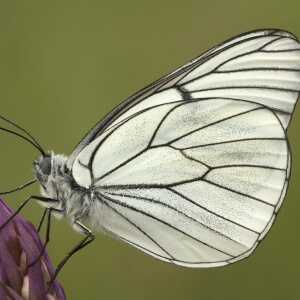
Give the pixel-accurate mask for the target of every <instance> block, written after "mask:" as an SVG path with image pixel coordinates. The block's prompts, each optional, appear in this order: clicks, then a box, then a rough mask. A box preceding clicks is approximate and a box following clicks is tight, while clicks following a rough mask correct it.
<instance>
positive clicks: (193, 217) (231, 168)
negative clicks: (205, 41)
mask: <svg viewBox="0 0 300 300" xmlns="http://www.w3.org/2000/svg"><path fill="white" fill-rule="evenodd" d="M299 90H300V44H299V42H298V41H297V38H296V37H295V36H294V35H292V34H291V33H289V32H286V31H282V30H276V29H263V30H256V31H252V32H248V33H245V34H241V35H239V36H236V37H234V38H232V39H229V40H227V41H225V42H223V43H221V44H220V45H218V46H216V47H214V48H212V49H210V50H209V51H207V52H205V53H204V54H202V55H200V56H199V57H197V58H195V59H193V60H192V61H190V62H188V63H187V64H185V65H184V66H182V67H180V68H178V69H177V70H175V71H174V72H172V73H170V74H168V75H166V76H164V77H163V78H161V79H159V80H157V81H155V82H154V83H152V84H150V85H149V86H147V87H146V88H144V89H142V90H141V91H140V92H138V93H136V94H135V95H133V96H132V97H130V98H129V99H127V100H126V101H124V102H123V103H121V104H120V105H118V106H117V107H116V108H115V109H114V110H112V111H111V112H110V113H108V114H107V115H106V116H105V117H104V118H103V119H102V120H100V121H99V122H98V123H97V124H96V125H95V126H94V127H93V128H92V129H91V130H90V131H89V132H88V133H87V135H86V136H85V137H84V138H83V139H82V140H81V141H80V142H79V144H78V145H77V147H76V148H75V149H74V150H73V152H72V153H71V155H70V156H69V157H66V156H64V155H60V154H54V153H53V152H52V151H50V152H49V153H45V152H44V151H43V150H41V152H42V155H40V156H38V157H37V158H36V160H35V161H34V164H33V172H34V174H35V178H36V180H37V181H38V182H39V184H40V189H41V193H42V195H43V197H35V199H38V200H39V201H40V202H41V203H42V204H43V205H44V206H46V209H47V210H49V211H50V212H51V214H54V215H55V216H56V217H58V218H66V219H67V220H68V221H69V223H70V224H71V225H72V227H73V228H74V229H75V230H77V231H79V232H82V233H84V234H85V238H84V239H83V240H82V241H81V242H80V243H79V244H77V246H76V247H75V248H74V249H73V250H72V251H71V253H70V254H69V255H68V256H67V258H66V259H65V260H64V262H65V261H66V260H67V259H68V258H69V257H70V256H71V255H72V254H73V253H75V252H76V251H78V250H79V249H81V248H83V247H84V246H85V245H87V244H88V243H90V242H91V241H92V240H93V239H94V235H93V234H92V232H91V230H90V229H88V228H87V227H85V226H84V225H83V224H82V221H83V220H85V219H89V220H90V221H91V228H94V229H96V230H100V231H102V232H105V233H107V234H109V235H112V236H114V237H116V238H117V239H120V240H122V241H124V242H126V243H128V244H130V245H132V246H133V247H135V248H137V249H139V250H141V251H144V252H145V253H147V254H149V255H152V256H153V257H155V258H157V259H160V260H162V261H165V262H168V263H172V264H175V265H180V266H184V267H192V268H202V267H203V268H206V267H219V266H224V265H228V264H230V263H234V262H236V261H239V260H241V259H243V258H246V257H247V256H249V255H250V254H251V253H252V252H253V251H254V249H255V248H256V247H257V246H258V244H259V243H260V241H261V240H262V239H263V238H264V236H265V235H266V233H267V232H268V231H269V229H270V227H271V226H272V224H273V222H274V220H275V218H276V216H277V213H278V211H279V209H280V207H281V205H282V202H283V200H284V197H285V195H286V192H287V187H288V182H289V175H290V167H291V152H290V147H289V143H288V139H287V135H286V131H287V127H288V125H289V123H290V120H291V116H292V113H293V111H294V108H295V104H296V101H297V98H298V96H299ZM33 143H34V144H36V145H37V146H38V147H39V145H38V144H37V142H36V141H35V140H34V141H33ZM64 262H63V263H64ZM63 263H62V264H61V265H60V266H59V268H61V266H62V265H63Z"/></svg>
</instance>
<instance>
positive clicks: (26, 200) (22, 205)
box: [0, 195, 59, 230]
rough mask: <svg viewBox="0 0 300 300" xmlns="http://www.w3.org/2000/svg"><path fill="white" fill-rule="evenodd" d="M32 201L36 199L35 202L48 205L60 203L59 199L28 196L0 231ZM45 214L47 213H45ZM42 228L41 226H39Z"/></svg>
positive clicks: (2, 225)
mask: <svg viewBox="0 0 300 300" xmlns="http://www.w3.org/2000/svg"><path fill="white" fill-rule="evenodd" d="M30 199H35V200H39V201H42V202H47V203H53V202H59V200H57V199H52V198H46V197H40V196H32V195H31V196H28V197H27V198H26V199H25V201H23V203H22V204H21V205H20V206H19V207H18V209H17V210H16V211H15V212H14V213H13V214H12V215H11V216H10V217H9V218H8V219H7V220H6V221H5V222H4V223H3V224H1V225H0V230H1V229H2V228H3V227H4V226H5V225H6V224H7V223H9V222H10V221H11V220H12V219H13V218H14V217H15V216H16V215H17V214H18V213H19V212H20V211H21V209H22V208H23V207H24V206H25V205H26V204H27V202H28V201H29V200H30ZM44 214H45V213H44ZM39 227H40V226H39Z"/></svg>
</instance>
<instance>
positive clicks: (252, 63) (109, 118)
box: [67, 29, 300, 169]
mask: <svg viewBox="0 0 300 300" xmlns="http://www.w3.org/2000/svg"><path fill="white" fill-rule="evenodd" d="M299 49H300V46H299V43H298V41H297V39H296V37H295V36H293V35H292V34H291V33H288V32H285V31H281V30H276V29H264V30H256V31H252V32H249V33H246V34H242V35H239V36H237V37H234V38H232V39H229V40H227V41H226V42H223V43H221V44H220V45H218V46H216V47H214V48H212V49H210V50H208V51H207V52H205V53H204V54H202V55H200V56H199V57H197V58H195V59H193V60H192V61H190V62H188V63H187V64H185V65H184V66H182V67H180V68H178V69H177V70H175V71H173V72H172V73H170V74H168V75H166V76H164V77H163V78H161V79H159V80H157V81H156V82H154V83H152V84H150V85H149V86H147V87H146V88H144V89H143V90H141V91H140V92H138V93H136V94H135V95H134V96H132V97H130V98H129V99H127V100H126V101H124V102H123V103H121V104H120V105H119V106H117V107H116V108H115V109H114V110H113V111H111V112H110V113H109V114H107V115H106V116H105V117H104V118H103V119H102V120H101V121H100V122H98V123H97V124H96V125H95V126H94V128H92V129H91V130H90V131H89V133H88V134H87V135H86V136H85V137H84V138H83V139H82V140H81V142H80V143H79V144H78V145H77V147H76V148H75V149H74V151H73V152H72V154H71V155H70V156H69V159H68V162H67V167H68V168H69V169H72V167H73V163H74V161H75V158H76V157H77V155H78V154H79V153H80V152H81V151H82V150H83V149H84V148H85V147H86V146H87V145H88V144H89V143H90V142H92V141H93V140H94V139H95V138H96V137H98V136H99V135H101V134H103V132H104V131H105V130H108V129H110V128H111V127H113V126H117V124H120V123H121V122H122V121H124V120H125V119H126V118H130V116H132V115H134V114H136V113H138V112H139V111H141V110H144V109H147V108H149V107H152V106H155V105H160V104H163V103H170V102H174V101H177V100H182V99H184V100H186V101H189V100H192V99H201V98H207V97H212V98H214V97H225V98H234V99H241V100H247V101H251V102H258V103H261V104H263V105H265V106H267V107H269V108H270V109H272V110H273V111H274V112H276V114H277V115H278V116H279V118H280V119H281V122H282V123H283V126H284V127H285V128H286V127H287V126H288V124H289V121H290V116H291V113H292V112H293V109H294V106H295V102H296V100H297V98H298V93H299V85H300V83H299V82H300V80H299V69H300V59H299V56H300V54H299Z"/></svg>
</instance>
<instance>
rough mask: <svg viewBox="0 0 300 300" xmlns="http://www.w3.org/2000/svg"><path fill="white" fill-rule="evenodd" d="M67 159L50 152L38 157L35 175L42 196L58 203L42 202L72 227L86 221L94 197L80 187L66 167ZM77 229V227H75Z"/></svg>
mask: <svg viewBox="0 0 300 300" xmlns="http://www.w3.org/2000/svg"><path fill="white" fill-rule="evenodd" d="M66 161H67V157H66V156H64V155H62V154H56V155H55V154H54V153H53V152H50V153H49V154H47V155H46V156H42V155H41V156H38V157H37V158H36V159H35V161H34V163H33V173H34V174H35V177H36V179H37V181H38V182H39V183H40V190H41V194H42V195H43V196H44V197H46V198H50V199H54V200H58V201H57V202H55V201H53V202H51V201H50V202H44V201H43V202H42V201H39V203H40V204H42V205H43V206H46V207H52V208H55V209H57V212H55V211H54V212H53V214H54V216H55V217H56V218H58V219H61V218H63V217H65V218H66V219H67V220H68V221H69V223H70V224H71V225H74V224H75V221H80V220H83V219H85V218H86V217H87V216H88V214H89V210H90V205H91V203H92V200H91V198H92V196H91V194H90V193H89V191H88V190H87V189H85V188H83V187H80V186H79V185H78V184H77V183H76V182H75V181H74V179H73V176H72V174H71V172H70V171H69V170H68V169H67V167H66ZM73 227H74V228H75V229H76V226H73Z"/></svg>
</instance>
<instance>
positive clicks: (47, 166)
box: [40, 156, 51, 175]
mask: <svg viewBox="0 0 300 300" xmlns="http://www.w3.org/2000/svg"><path fill="white" fill-rule="evenodd" d="M40 166H41V171H42V172H43V174H45V175H50V173H51V157H49V156H46V157H44V158H43V160H42V161H41V164H40Z"/></svg>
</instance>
